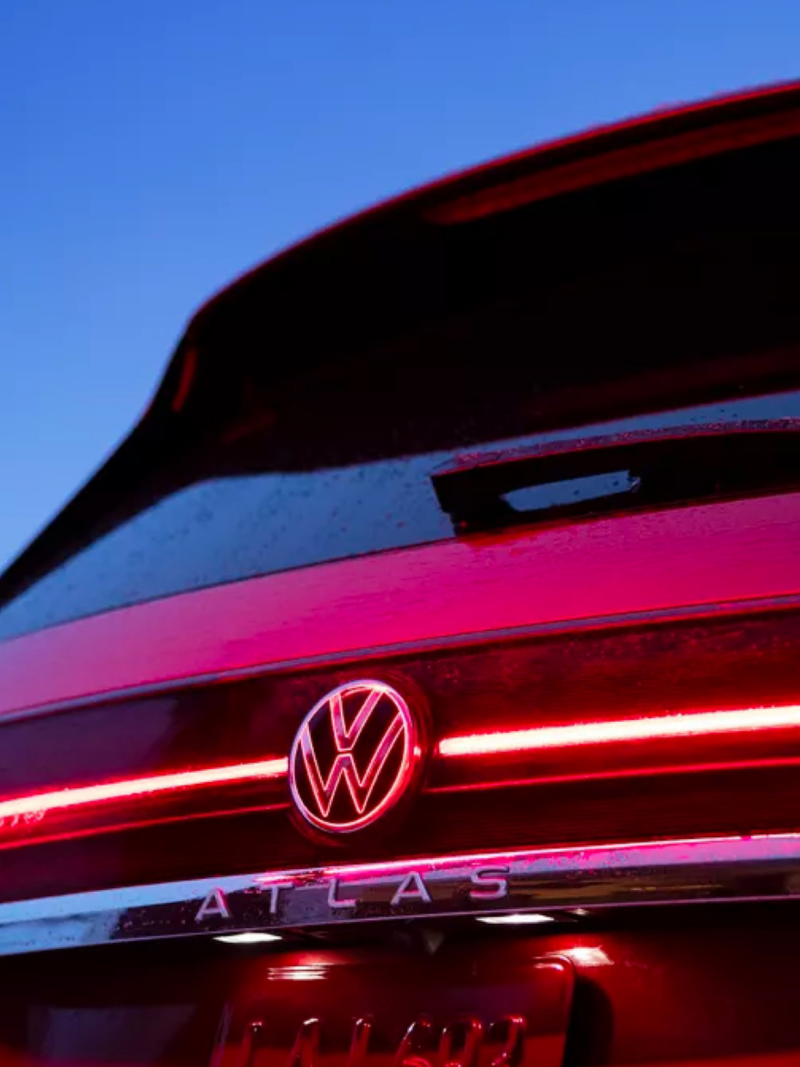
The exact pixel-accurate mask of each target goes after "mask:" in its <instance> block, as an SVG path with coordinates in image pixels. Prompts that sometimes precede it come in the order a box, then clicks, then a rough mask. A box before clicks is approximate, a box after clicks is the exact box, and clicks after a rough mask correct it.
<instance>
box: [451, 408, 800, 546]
mask: <svg viewBox="0 0 800 1067" xmlns="http://www.w3.org/2000/svg"><path fill="white" fill-rule="evenodd" d="M621 474H624V476H625V477H624V478H620V477H619V475H621ZM598 476H605V477H604V478H600V480H599V482H598V480H597V479H598ZM614 476H616V477H614ZM581 479H594V480H595V484H594V485H592V486H589V487H588V488H589V497H590V498H589V499H587V498H586V497H587V493H586V488H587V487H586V486H584V487H583V492H581V489H580V488H578V489H576V490H575V491H574V493H573V495H574V496H575V497H579V496H582V497H583V499H579V500H575V501H574V502H566V503H565V501H564V492H563V486H564V483H567V484H568V485H569V484H570V483H572V484H573V485H578V482H579V480H581ZM431 481H432V483H433V488H434V490H435V492H436V496H437V497H438V500H439V504H440V505H441V507H442V510H443V511H445V512H447V513H448V514H449V515H450V517H451V518H452V520H453V523H454V525H455V527H456V529H457V530H460V531H467V530H473V529H486V528H490V527H496V526H504V525H509V524H511V523H514V522H520V521H523V522H524V521H535V520H536V519H540V520H541V519H543V518H547V519H550V518H553V517H555V515H556V514H557V515H561V514H563V513H565V512H566V513H569V514H571V515H574V514H576V513H578V514H597V513H602V512H606V511H610V510H620V509H623V508H625V507H634V506H636V507H639V506H651V505H658V504H669V503H679V502H684V501H686V502H688V501H693V500H702V499H704V498H707V497H711V496H737V495H742V494H748V493H755V492H764V491H768V490H770V489H774V488H777V487H786V486H789V485H794V484H800V419H796V418H784V419H764V420H752V421H735V422H733V421H732V422H718V423H709V424H707V425H678V426H668V427H662V428H659V429H642V430H631V431H628V432H626V433H618V434H602V435H598V436H592V437H575V438H571V439H569V440H562V441H551V442H548V443H546V444H541V445H533V446H531V447H526V448H515V449H508V450H505V451H499V452H482V453H479V454H472V455H462V456H459V457H458V458H457V459H456V460H455V461H454V462H452V463H449V464H448V465H446V466H445V467H441V468H439V469H438V470H436V471H434V472H433V474H432V475H431ZM557 485H561V487H562V492H561V493H560V494H559V493H550V494H549V495H548V494H547V493H546V492H539V493H538V502H536V503H534V505H533V506H528V507H525V506H523V507H519V506H515V502H514V499H513V497H514V496H516V497H524V496H525V494H524V493H522V491H523V490H533V489H537V490H543V489H544V487H553V488H555V487H556V486H557ZM598 486H599V487H598ZM529 495H530V494H529ZM534 495H536V494H534ZM509 496H511V497H512V499H508V498H509Z"/></svg>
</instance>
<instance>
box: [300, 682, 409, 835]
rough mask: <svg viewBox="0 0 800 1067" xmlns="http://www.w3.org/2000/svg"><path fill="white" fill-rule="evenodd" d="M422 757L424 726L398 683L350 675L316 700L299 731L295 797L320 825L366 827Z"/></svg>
mask: <svg viewBox="0 0 800 1067" xmlns="http://www.w3.org/2000/svg"><path fill="white" fill-rule="evenodd" d="M419 757H420V743H419V736H418V732H417V726H416V723H415V721H414V718H413V716H412V714H411V711H410V710H409V707H408V704H407V703H406V702H405V700H403V698H402V697H401V696H400V694H399V693H398V692H397V690H395V689H392V687H391V686H388V685H385V684H384V683H383V682H373V681H357V682H348V683H347V684H346V685H340V686H339V688H338V689H334V690H333V691H332V692H331V693H328V694H327V696H324V697H323V698H322V700H320V701H319V703H318V704H315V706H314V707H313V708H312V709H311V711H310V712H309V713H308V715H306V717H305V719H304V720H303V723H302V725H301V726H300V729H299V730H298V732H297V735H296V737H295V739H294V744H293V745H292V751H291V755H290V756H289V785H290V787H291V790H292V797H293V798H294V802H295V804H296V806H297V809H298V811H299V812H300V814H301V815H302V816H303V818H305V819H306V820H307V821H308V822H309V823H311V825H312V826H315V827H317V828H318V829H320V830H328V831H333V832H335V833H347V832H348V831H351V830H360V829H362V828H363V827H365V826H368V825H369V824H370V823H372V822H374V821H375V820H376V819H379V818H380V817H381V815H383V814H384V813H385V812H386V811H388V810H389V808H391V807H392V805H394V804H395V803H396V802H397V801H398V800H399V799H400V797H401V795H402V794H403V792H404V791H405V790H406V788H407V787H408V785H409V783H410V781H411V779H412V777H413V775H414V769H415V766H416V764H417V762H418V760H419Z"/></svg>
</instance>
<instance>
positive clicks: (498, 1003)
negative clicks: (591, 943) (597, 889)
mask: <svg viewBox="0 0 800 1067" xmlns="http://www.w3.org/2000/svg"><path fill="white" fill-rule="evenodd" d="M572 990H573V971H572V967H571V964H570V963H569V961H567V960H564V959H561V958H556V957H543V958H539V959H536V958H531V956H530V955H529V954H526V953H524V952H518V951H513V950H511V951H509V950H508V949H506V948H504V947H502V946H498V945H495V946H493V947H488V946H486V945H482V946H474V947H472V948H470V947H469V946H463V945H462V946H455V947H454V948H453V949H452V950H448V948H447V947H445V946H440V947H439V948H438V949H437V951H435V952H433V954H432V955H425V954H417V953H416V952H414V953H407V954H406V953H403V952H402V951H399V952H384V951H381V952H377V951H374V950H372V951H355V950H354V951H351V952H348V953H342V952H335V953H334V952H317V953H311V952H304V953H302V954H297V955H296V956H291V957H281V958H276V957H262V958H260V959H258V960H254V961H253V962H252V965H251V966H250V967H248V968H247V969H246V972H245V974H244V975H243V977H242V980H241V982H240V984H239V986H238V988H237V990H236V992H235V994H234V995H233V996H232V997H231V998H230V1000H229V1001H228V1004H227V1006H226V1008H225V1011H224V1014H223V1019H222V1022H221V1025H220V1028H219V1035H218V1039H217V1044H216V1048H215V1053H214V1056H213V1057H212V1067H404V1065H405V1067H450V1065H452V1067H521V1065H522V1064H529V1065H532V1067H533V1065H535V1067H560V1065H561V1063H562V1060H563V1056H564V1046H565V1041H566V1035H567V1027H568V1023H569V1015H570V1007H571V1003H572Z"/></svg>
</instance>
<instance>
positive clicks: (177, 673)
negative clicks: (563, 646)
mask: <svg viewBox="0 0 800 1067" xmlns="http://www.w3.org/2000/svg"><path fill="white" fill-rule="evenodd" d="M798 542H800V495H798V494H787V495H783V496H775V497H766V498H758V499H749V500H740V501H733V502H728V503H724V504H716V505H709V506H703V507H687V508H681V509H675V510H670V511H664V512H657V513H649V514H638V515H629V516H625V517H620V518H614V519H606V520H601V521H596V522H585V523H580V524H574V525H564V526H554V527H550V528H545V529H538V530H536V531H522V532H520V531H512V532H508V533H505V534H501V535H497V536H480V537H479V536H476V537H471V538H465V539H463V540H456V541H452V542H445V543H440V544H435V545H428V546H424V547H421V548H412V549H405V550H400V551H396V552H388V553H385V554H381V555H375V556H366V557H362V558H359V559H350V560H344V561H342V562H337V563H329V564H322V565H320V566H317V567H309V568H307V569H302V570H296V571H288V572H285V573H283V574H276V575H269V576H267V577H264V578H256V579H253V580H251V581H247V582H238V583H234V584H231V585H224V586H216V587H214V588H210V589H206V590H201V591H199V592H193V593H186V594H184V595H182V596H176V597H171V598H169V599H164V600H158V601H153V602H150V603H147V604H142V605H137V606H136V607H132V608H128V609H123V610H119V611H115V612H110V613H108V614H105V615H100V616H96V617H92V618H88V619H83V620H80V621H78V622H75V623H68V624H65V625H63V626H58V627H53V628H52V629H49V630H43V631H40V632H38V633H34V634H31V635H30V636H26V637H21V638H17V639H15V640H12V641H8V642H5V643H4V644H0V715H4V714H5V715H7V714H9V713H12V712H17V711H21V710H24V709H36V708H44V707H47V706H50V705H58V704H59V703H64V702H69V701H75V700H78V699H81V698H89V697H92V696H96V695H101V694H110V693H119V692H123V691H125V690H129V689H134V688H136V687H143V686H158V685H164V684H167V683H171V682H180V681H186V680H190V679H194V678H200V677H203V678H209V677H214V676H216V675H221V674H225V673H228V672H240V671H242V672H244V671H248V670H250V669H254V668H276V667H279V666H285V665H288V664H292V663H302V662H308V661H314V660H316V659H320V658H322V657H334V656H337V655H355V654H356V653H362V654H363V653H374V652H375V651H376V650H379V649H387V648H392V647H393V646H406V647H413V646H414V645H418V644H420V643H424V642H430V641H436V640H442V639H446V638H450V637H454V636H464V637H467V636H469V635H476V634H480V635H483V636H484V637H485V636H487V635H489V634H491V633H492V632H507V631H509V630H515V629H520V630H522V629H525V628H528V627H536V626H543V625H544V626H546V625H555V624H566V623H570V624H571V623H573V622H574V623H579V622H586V621H588V620H597V621H598V622H602V621H608V620H610V619H611V618H612V617H614V616H621V615H627V616H630V615H632V614H636V613H647V612H659V611H660V612H664V611H669V612H675V613H676V614H680V612H681V610H682V609H685V608H687V609H688V608H697V607H699V608H703V609H709V610H710V609H712V608H713V606H714V605H719V604H727V605H731V604H736V603H737V602H747V601H764V600H774V601H775V603H776V605H777V606H780V599H781V598H783V599H785V598H790V597H797V596H798V595H800V552H798V548H797V545H798ZM756 561H757V565H756Z"/></svg>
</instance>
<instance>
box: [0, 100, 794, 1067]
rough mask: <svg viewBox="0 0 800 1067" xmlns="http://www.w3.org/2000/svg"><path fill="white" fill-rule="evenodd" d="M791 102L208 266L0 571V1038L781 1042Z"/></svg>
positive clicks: (732, 112) (345, 1046)
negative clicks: (152, 370)
mask: <svg viewBox="0 0 800 1067" xmlns="http://www.w3.org/2000/svg"><path fill="white" fill-rule="evenodd" d="M798 189H800V89H798V88H794V87H786V88H782V89H779V90H774V91H769V92H764V93H758V94H752V95H748V96H741V97H738V98H734V99H729V100H725V101H720V102H716V103H712V104H709V105H705V106H702V107H697V108H689V109H686V110H683V111H679V112H673V113H669V114H663V115H659V116H656V117H653V118H649V119H645V120H642V121H639V122H632V123H629V124H626V125H622V126H617V127H614V128H609V129H603V130H600V131H597V132H594V133H592V134H590V135H587V136H585V137H580V138H574V139H570V140H566V141H563V142H560V143H558V144H554V145H550V146H547V147H545V148H543V149H540V150H537V151H534V152H531V153H527V154H524V155H521V156H518V157H514V158H511V159H508V160H505V161H502V162H500V163H497V164H493V165H492V166H490V167H484V168H481V169H478V170H475V171H472V172H469V173H467V174H464V175H462V176H459V177H457V178H454V179H451V180H448V181H446V182H442V183H439V184H437V185H434V186H431V187H429V188H427V189H424V190H422V191H420V192H416V193H414V194H412V195H410V196H408V197H407V198H404V199H402V200H399V201H395V202H393V203H390V204H388V205H386V206H383V207H381V208H379V209H377V210H375V211H372V212H369V213H367V214H365V215H362V216H360V217H358V218H356V219H353V220H351V221H348V222H345V223H343V224H341V225H338V226H336V227H334V228H333V229H331V230H329V231H326V232H325V233H322V234H319V235H317V236H316V237H314V238H313V239H311V240H309V241H306V242H304V243H302V244H300V245H298V246H296V247H294V248H292V249H290V250H289V251H287V252H285V253H283V254H282V255H280V256H278V257H276V258H275V259H273V260H271V261H269V262H268V263H266V264H265V265H264V266H263V267H261V268H259V269H258V270H256V271H254V272H253V273H251V274H249V275H247V276H246V277H244V278H242V279H240V280H239V281H237V282H236V283H235V284H234V285H232V286H231V287H230V288H229V289H227V290H225V291H224V292H223V293H222V294H220V295H219V296H217V297H216V298H215V299H214V300H213V301H212V302H211V303H209V304H208V305H207V306H206V307H204V308H203V309H202V310H201V311H200V312H199V313H198V314H197V315H196V316H195V317H194V319H193V320H192V321H191V323H190V324H189V326H188V328H187V331H186V334H185V336H184V338H183V340H182V341H181V343H180V345H179V346H178V348H177V351H176V353H175V355H174V357H173V359H172V361H171V363H170V365H169V367H168V369H167V372H166V374H165V376H164V378H163V381H162V382H161V384H160V386H159V388H158V390H157V392H156V394H155V396H154V398H153V401H152V404H151V405H150V407H149V409H148V411H147V413H146V414H145V416H144V417H143V419H142V420H141V422H140V423H139V425H138V426H137V427H136V428H135V429H134V431H133V432H132V433H131V435H130V436H129V438H128V439H127V440H126V441H125V442H124V443H123V445H122V446H121V447H120V448H119V449H118V451H117V452H116V453H115V454H114V455H113V456H112V457H111V459H110V460H109V461H108V462H107V463H106V464H105V465H104V466H103V467H102V468H101V469H100V470H99V472H98V473H97V474H96V475H95V476H94V477H93V478H92V479H91V480H90V481H89V482H88V483H87V485H86V486H85V487H84V488H83V489H82V490H81V491H80V492H79V493H78V494H77V495H76V496H75V498H74V499H73V500H72V501H71V502H70V503H69V504H68V505H67V507H65V508H64V510H63V511H62V512H61V514H60V515H59V516H58V517H57V518H56V519H55V521H54V522H53V523H52V524H51V525H50V526H49V527H48V528H47V529H46V530H45V531H44V532H43V533H42V534H41V535H40V536H39V537H38V538H37V539H36V540H35V541H34V542H33V543H32V544H31V545H30V547H29V548H27V549H26V551H25V552H23V554H22V555H21V556H20V557H19V559H17V560H16V561H15V562H14V563H13V564H12V565H11V567H10V568H9V569H8V570H7V571H6V573H5V574H4V575H3V576H2V577H0V638H2V643H0V850H2V851H1V855H2V878H0V955H2V956H3V957H4V958H3V959H2V960H0V973H2V975H3V988H4V990H5V995H4V998H3V1004H2V1006H0V1049H2V1062H3V1063H5V1062H7V1063H9V1064H12V1063H17V1062H19V1063H20V1064H21V1063H26V1064H27V1063H36V1064H86V1065H88V1064H98V1065H99V1064H103V1065H105V1064H114V1063H119V1064H125V1065H140V1064H141V1065H144V1064H159V1065H161V1064H163V1065H182V1064H186V1065H189V1064H191V1065H194V1064H211V1065H212V1067H228V1065H230V1067H268V1065H272V1064H279V1065H281V1067H326V1065H327V1064H330V1065H331V1067H342V1065H344V1064H346V1065H347V1067H362V1065H363V1067H387V1065H389V1064H396V1065H397V1067H490V1065H491V1067H521V1065H522V1064H526V1065H528V1067H540V1065H541V1067H561V1065H562V1064H567V1065H576V1067H577V1065H584V1064H586V1065H590V1064H599V1063H608V1064H628V1065H639V1064H647V1063H656V1062H658V1063H660V1064H664V1063H668V1064H672V1063H675V1064H685V1065H688V1064H699V1063H701V1062H704V1061H714V1062H715V1063H728V1062H729V1063H734V1062H735V1063H737V1064H746V1063H747V1064H750V1063H753V1064H755V1063H758V1064H776V1065H777V1064H780V1063H783V1062H784V1061H785V1062H786V1063H787V1064H788V1063H789V1062H795V1061H796V1059H797V1056H798V1055H800V1020H799V1019H798V1017H797V1012H796V1010H795V1000H796V996H795V988H794V982H793V978H792V975H793V973H794V967H795V964H796V959H797V954H798V950H800V935H798V934H797V933H796V930H795V925H796V917H797V915H796V909H797V904H796V902H795V898H796V897H797V895H798V892H800V834H798V831H800V787H799V786H798V782H799V781H800V778H799V777H798V775H799V774H800V766H799V765H800V670H799V669H798V666H797V663H798V655H797V646H796V645H795V640H796V639H798V640H800V611H798V608H799V607H800V548H798V545H799V544H800V540H799V538H800V347H799V343H800V298H799V297H798V294H799V293H800V285H799V284H798V282H800V278H798V274H800V268H799V267H798V263H800V260H798V257H797V254H796V247H797V246H796V242H797V241H798V238H800V206H799V205H800V197H799V196H798V192H797V190H798Z"/></svg>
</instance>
